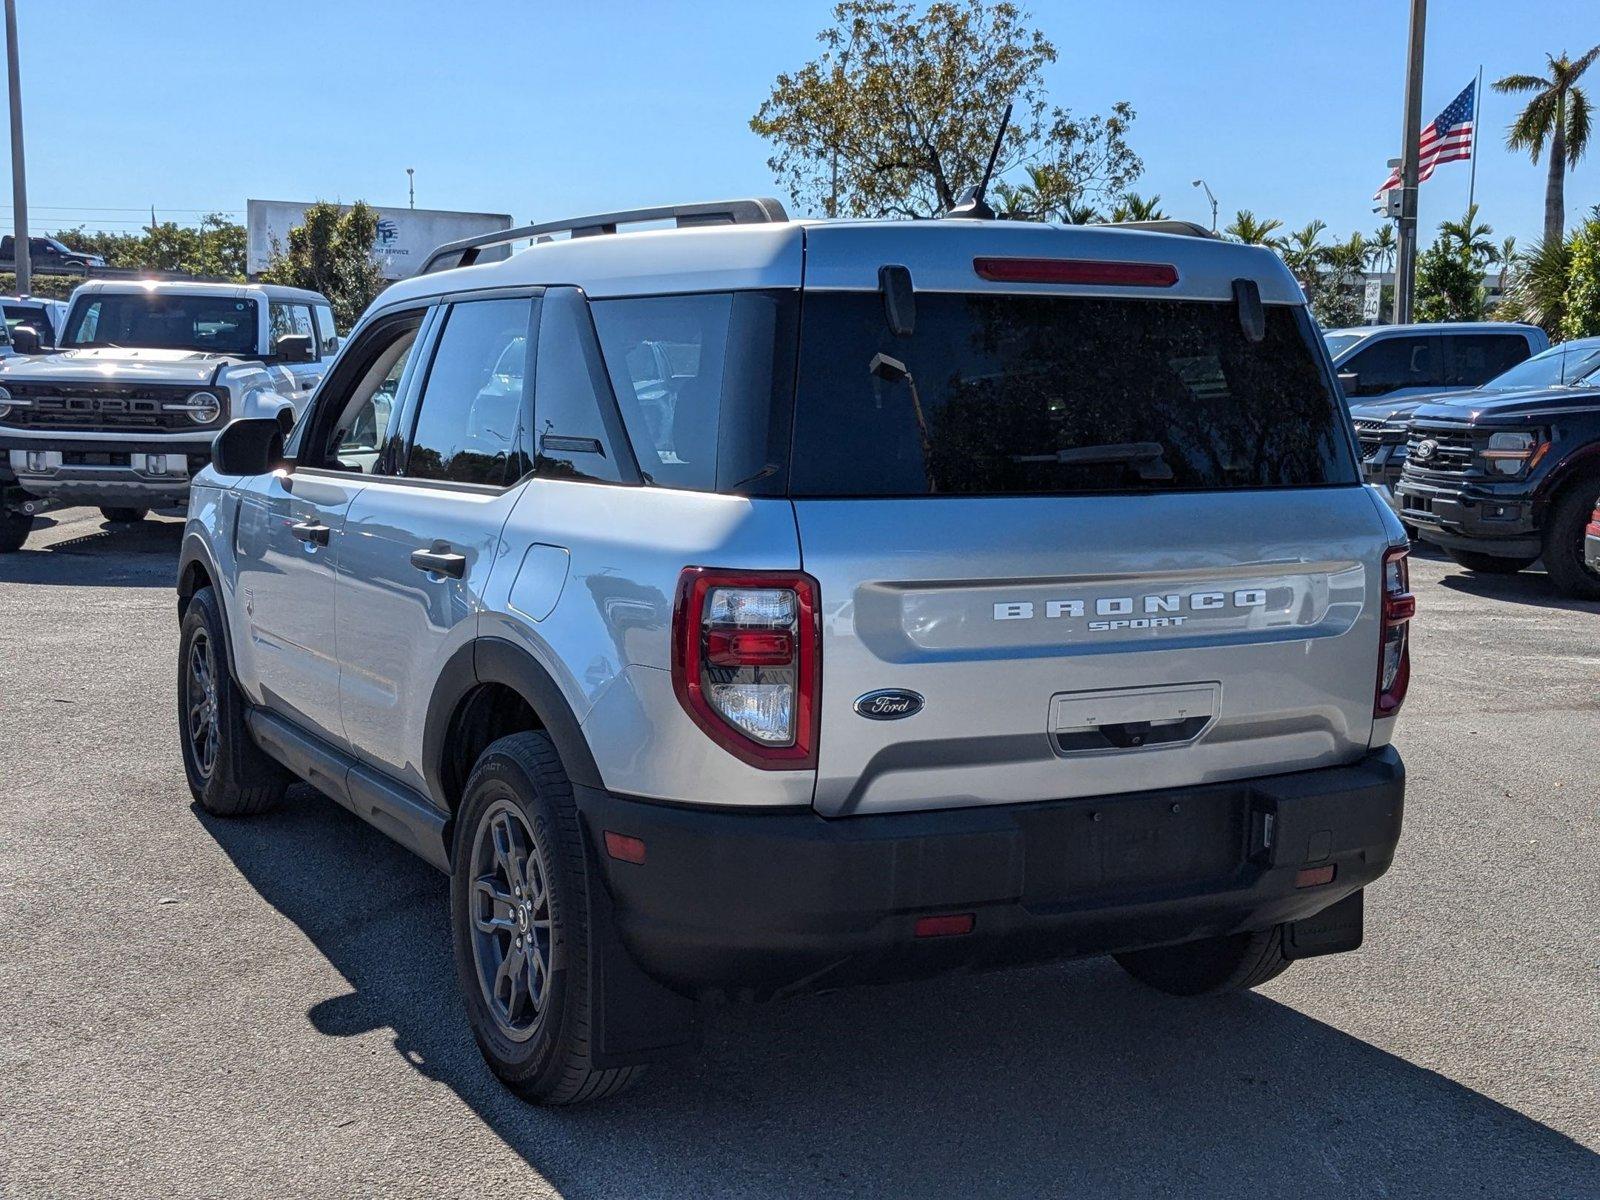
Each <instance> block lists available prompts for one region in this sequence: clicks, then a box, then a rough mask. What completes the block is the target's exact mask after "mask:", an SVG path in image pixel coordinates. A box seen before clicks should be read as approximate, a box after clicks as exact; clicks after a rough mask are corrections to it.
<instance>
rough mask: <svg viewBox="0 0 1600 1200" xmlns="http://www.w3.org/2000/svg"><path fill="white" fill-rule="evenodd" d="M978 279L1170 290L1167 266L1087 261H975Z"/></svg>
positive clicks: (1172, 274)
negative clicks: (1165, 288) (1162, 288)
mask: <svg viewBox="0 0 1600 1200" xmlns="http://www.w3.org/2000/svg"><path fill="white" fill-rule="evenodd" d="M972 269H973V270H974V271H976V272H977V273H978V277H979V278H980V279H988V280H991V281H993V282H995V283H1082V284H1099V285H1101V286H1105V287H1171V286H1172V285H1173V284H1175V283H1177V282H1178V268H1177V267H1175V266H1173V265H1172V264H1171V263H1148V262H1105V261H1102V260H1099V259H1091V258H975V259H973V260H972Z"/></svg>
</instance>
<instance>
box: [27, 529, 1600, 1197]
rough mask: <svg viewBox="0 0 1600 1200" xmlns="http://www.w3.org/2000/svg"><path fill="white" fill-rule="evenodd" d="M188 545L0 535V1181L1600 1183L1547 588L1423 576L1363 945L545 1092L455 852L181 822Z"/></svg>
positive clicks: (920, 1020) (261, 1189)
mask: <svg viewBox="0 0 1600 1200" xmlns="http://www.w3.org/2000/svg"><path fill="white" fill-rule="evenodd" d="M180 530H181V525H180V524H179V523H178V522H177V521H175V520H172V519H161V520H156V519H152V520H150V521H147V522H145V523H143V524H142V525H139V526H137V527H131V528H128V527H123V528H117V529H112V528H110V527H104V526H102V524H101V522H100V518H99V515H98V514H97V513H94V512H90V511H87V510H68V511H65V512H60V513H57V514H54V517H53V519H52V523H51V527H50V528H48V529H46V530H43V531H41V532H36V533H35V535H34V537H33V538H32V540H31V541H30V543H29V545H28V548H27V549H26V550H24V551H23V552H22V553H20V554H15V555H9V556H6V557H4V558H0V647H3V648H4V653H3V655H0V1192H3V1194H5V1195H7V1196H16V1197H31V1196H39V1195H63V1196H86V1195H115V1196H119V1197H127V1196H201V1195H205V1196H247V1195H262V1196H275V1197H276V1196H319V1197H326V1196H347V1195H366V1194H375V1193H383V1194H392V1195H416V1196H439V1195H472V1196H485V1195H498V1196H512V1195H516V1196H557V1195H559V1196H566V1197H590V1196H674V1197H677V1196H686V1197H687V1196H855V1195H864V1196H931V1195H937V1196H941V1197H968V1196H1019V1197H1020V1196H1044V1195H1057V1196H1066V1195H1072V1196H1102V1195H1106V1196H1155V1195H1175V1196H1229V1197H1231V1196H1240V1195H1271V1196H1289V1195H1293V1196H1297V1197H1324V1196H1326V1197H1350V1196H1394V1197H1401V1196H1495V1197H1502V1196H1529V1197H1534V1196H1537V1197H1584V1196H1587V1197H1594V1196H1597V1195H1600V980H1597V974H1600V870H1597V869H1596V863H1597V862H1600V817H1597V807H1600V707H1597V680H1600V606H1597V605H1588V604H1580V603H1574V602H1568V601H1563V600H1560V599H1558V598H1556V596H1555V595H1554V593H1553V592H1552V591H1551V589H1550V588H1549V586H1548V584H1547V582H1546V581H1545V579H1544V577H1543V576H1542V574H1539V573H1536V572H1530V573H1524V574H1523V575H1520V576H1517V577H1514V578H1509V579H1507V578H1490V577H1475V576H1471V575H1468V574H1466V573H1465V572H1462V571H1460V570H1459V569H1458V568H1456V567H1455V566H1454V565H1453V564H1450V563H1448V562H1445V561H1444V560H1442V559H1439V558H1437V557H1433V556H1430V555H1427V554H1426V553H1424V554H1423V555H1422V556H1420V558H1419V561H1417V562H1416V564H1415V566H1414V570H1413V583H1414V586H1415V589H1416V591H1417V594H1418V602H1419V615H1418V619H1417V622H1416V625H1415V630H1416V633H1415V638H1416V640H1415V650H1414V672H1415V673H1414V681H1413V684H1412V689H1411V696H1410V699H1409V701H1408V703H1407V706H1406V710H1405V713H1404V715H1403V718H1402V722H1401V731H1400V736H1399V738H1398V743H1399V745H1400V748H1401V751H1402V753H1403V754H1404V755H1405V758H1406V761H1407V764H1408V767H1409V769H1410V786H1409V790H1408V795H1407V815H1406V831H1405V834H1404V836H1403V838H1402V841H1401V845H1400V850H1399V854H1398V856H1397V857H1396V859H1395V864H1394V868H1393V870H1392V871H1391V872H1390V874H1389V875H1388V876H1387V877H1386V878H1385V879H1383V880H1382V881H1380V883H1379V884H1378V885H1377V886H1376V887H1375V888H1374V889H1372V891H1371V892H1370V893H1369V896H1368V902H1367V944H1366V946H1365V947H1364V948H1363V949H1361V950H1360V951H1359V952H1357V953H1354V954H1349V955H1341V956H1337V957H1334V958H1328V959H1319V960H1315V961H1311V962H1306V963H1302V964H1299V965H1297V966H1296V967H1295V968H1294V969H1292V970H1290V971H1289V973H1288V974H1286V975H1284V976H1283V977H1281V978H1279V979H1278V980H1275V981H1274V982H1272V983H1270V984H1268V985H1266V986H1265V987H1264V988H1262V989H1261V990H1260V991H1259V992H1257V993H1254V994H1246V995H1240V996H1232V997H1226V998H1220V999H1208V1000H1201V1001H1181V1000H1176V999H1171V998H1168V997H1164V996H1160V995H1157V994H1155V993H1154V992H1150V991H1147V990H1144V989H1142V988H1141V987H1139V986H1138V985H1136V984H1135V983H1133V982H1132V981H1131V980H1130V979H1128V978H1127V977H1126V976H1124V975H1123V973H1122V972H1121V971H1120V970H1119V969H1118V968H1116V967H1115V966H1114V965H1112V964H1111V963H1109V962H1108V961H1088V962H1077V963H1069V964H1064V965H1058V966H1052V967H1045V968H1036V969H1030V970H1023V971H1012V972H1007V973H1003V974H995V975H984V976H965V977H958V978H953V979H945V980H940V981H936V982H933V983H925V984H918V985H908V986H899V987H892V988H878V989H868V990H858V991H852V992H846V993H839V994H834V995H826V996H813V997H808V998H805V999H801V1000H796V1001H792V1002H788V1003H784V1004H780V1005H774V1006H769V1007H764V1008H728V1009H719V1010H716V1011H715V1012H713V1013H712V1014H711V1015H710V1017H709V1020H708V1022H707V1036H706V1045H705V1048H704V1051H703V1052H702V1053H701V1054H700V1055H699V1056H698V1057H697V1058H695V1059H692V1060H690V1061H689V1062H686V1063H683V1064H680V1065H678V1066H675V1067H671V1068H663V1069H660V1070H658V1071H657V1073H656V1074H655V1075H654V1076H653V1077H652V1078H650V1079H648V1080H647V1081H646V1082H645V1084H644V1085H643V1086H642V1087H640V1088H639V1089H637V1090H635V1091H633V1092H631V1093H629V1094H627V1095H625V1096H623V1097H620V1098H619V1099H617V1100H615V1101H613V1102H611V1103H608V1104H604V1105H599V1106H594V1107H590V1108H583V1109H576V1110H565V1111H546V1110H539V1109H535V1108H531V1107H528V1106H527V1105H525V1104H523V1103H521V1102H520V1101H518V1100H516V1099H514V1098H512V1097H511V1096H510V1095H509V1094H508V1093H506V1092H505V1091H504V1090H502V1088H501V1087H500V1086H499V1084H498V1083H497V1082H496V1081H495V1080H494V1079H493V1078H492V1077H491V1076H490V1075H489V1073H488V1072H487V1070H486V1069H485V1068H484V1067H483V1065H482V1063H481V1061H480V1059H479V1057H478V1055H477V1052H476V1050H475V1048H474V1047H473V1044H472V1040H471V1037H470V1035H469V1034H468V1032H467V1025H466V1021H465V1018H464V1016H463V1014H462V1010H461V1004H460V1001H459V999H458V997H457V993H456V985H455V980H454V975H453V971H452V968H451V962H450V951H449V933H448V927H447V914H446V893H447V885H446V880H445V878H444V877H443V876H442V875H439V874H437V873H435V872H434V871H433V870H432V869H431V868H429V867H427V866H425V865H423V864H422V863H421V862H420V861H418V860H415V859H413V858H411V857H410V856H409V855H407V854H406V853H405V852H404V851H402V850H400V849H399V848H397V847H396V846H394V845H393V844H391V843H390V842H389V841H388V840H386V839H385V838H384V837H383V836H382V835H381V834H379V833H378V832H376V831H375V830H373V829H371V828H369V827H367V826H366V825H363V824H362V823H360V822H359V821H358V820H356V818H354V817H353V816H351V815H349V814H348V813H346V812H345V811H344V810H342V809H340V808H338V807H336V806H335V805H333V804H332V803H331V802H328V801H325V800H322V799H320V798H319V797H318V796H317V795H316V794H315V793H313V792H312V791H311V790H310V789H308V788H304V787H301V788H297V789H295V790H294V791H292V792H291V793H290V797H289V801H288V803H287V804H286V806H285V807H284V808H283V809H282V810H280V811H279V812H277V813H275V814H272V815H270V816H266V817H262V818H257V819H252V820H246V821H235V822H224V821H218V820H214V819H212V818H210V817H207V816H204V815H203V814H201V813H200V812H199V811H198V810H197V809H196V808H195V807H193V806H192V805H191V803H190V799H189V795H188V792H187V790H186V788H185V786H184V781H183V772H182V768H181V765H180V761H179V753H178V744H177V733H176V723H175V717H174V707H175V702H174V698H173V692H174V677H175V649H176V644H177V621H176V617H175V608H174V601H173V594H172V580H173V575H174V571H175V567H176V559H177V552H178V542H179V533H180ZM1374 653H1376V648H1374Z"/></svg>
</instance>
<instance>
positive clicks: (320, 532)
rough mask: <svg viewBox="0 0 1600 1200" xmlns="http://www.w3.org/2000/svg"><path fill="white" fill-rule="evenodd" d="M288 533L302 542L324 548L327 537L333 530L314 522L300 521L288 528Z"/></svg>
mask: <svg viewBox="0 0 1600 1200" xmlns="http://www.w3.org/2000/svg"><path fill="white" fill-rule="evenodd" d="M289 532H290V533H292V534H294V536H295V537H296V538H298V539H299V540H300V541H302V542H308V543H310V544H311V545H314V546H326V545H327V544H328V535H329V534H330V533H332V532H333V530H331V529H329V528H328V527H327V526H326V525H319V524H318V523H317V522H315V521H300V522H298V523H296V524H294V525H291V526H289Z"/></svg>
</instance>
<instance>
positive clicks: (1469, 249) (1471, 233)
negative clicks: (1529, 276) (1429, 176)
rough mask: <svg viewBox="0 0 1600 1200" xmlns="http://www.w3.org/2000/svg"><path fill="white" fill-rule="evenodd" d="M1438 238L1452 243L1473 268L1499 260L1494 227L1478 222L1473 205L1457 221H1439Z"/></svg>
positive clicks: (1484, 222) (1476, 212) (1476, 207)
mask: <svg viewBox="0 0 1600 1200" xmlns="http://www.w3.org/2000/svg"><path fill="white" fill-rule="evenodd" d="M1439 236H1440V237H1442V238H1444V240H1445V241H1447V242H1454V243H1455V244H1456V246H1457V247H1458V248H1459V249H1460V251H1461V253H1462V254H1464V255H1466V257H1467V259H1468V261H1469V262H1471V263H1472V264H1473V265H1474V266H1478V267H1481V266H1485V265H1486V264H1488V263H1493V262H1498V261H1499V260H1500V250H1499V247H1497V246H1496V245H1495V244H1494V227H1493V226H1492V225H1490V224H1489V223H1488V222H1486V221H1479V220H1478V206H1477V205H1476V204H1473V205H1471V206H1469V207H1468V208H1467V211H1466V213H1465V214H1464V215H1463V216H1462V218H1461V220H1459V221H1440V222H1439Z"/></svg>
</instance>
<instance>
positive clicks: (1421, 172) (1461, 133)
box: [1372, 80, 1478, 200]
mask: <svg viewBox="0 0 1600 1200" xmlns="http://www.w3.org/2000/svg"><path fill="white" fill-rule="evenodd" d="M1477 90H1478V81H1477V80H1473V81H1472V82H1471V83H1469V84H1467V86H1466V87H1465V88H1463V89H1462V90H1461V94H1460V95H1459V96H1457V97H1456V98H1455V99H1454V100H1452V101H1450V103H1449V105H1448V106H1446V108H1445V110H1444V111H1443V112H1442V113H1440V114H1439V115H1438V116H1437V117H1435V118H1434V119H1433V122H1432V124H1430V125H1429V126H1428V127H1427V128H1426V129H1424V130H1423V131H1422V141H1421V152H1420V154H1419V156H1418V158H1417V182H1418V183H1425V182H1426V181H1427V179H1428V177H1429V176H1430V175H1432V174H1433V169H1434V168H1435V167H1437V166H1438V165H1439V164H1440V163H1442V162H1454V161H1455V160H1456V159H1458V158H1471V157H1472V116H1473V112H1472V110H1473V107H1474V103H1473V102H1474V100H1475V99H1476V92H1477ZM1399 186H1400V170H1399V168H1398V167H1397V168H1396V169H1395V170H1393V171H1391V172H1389V178H1388V179H1386V180H1384V181H1383V186H1382V187H1381V188H1379V189H1378V190H1377V192H1376V194H1374V196H1373V197H1372V198H1373V199H1374V200H1376V199H1378V198H1379V197H1380V196H1382V195H1383V194H1384V193H1385V192H1387V191H1388V190H1389V189H1391V188H1397V187H1399Z"/></svg>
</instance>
